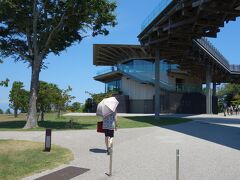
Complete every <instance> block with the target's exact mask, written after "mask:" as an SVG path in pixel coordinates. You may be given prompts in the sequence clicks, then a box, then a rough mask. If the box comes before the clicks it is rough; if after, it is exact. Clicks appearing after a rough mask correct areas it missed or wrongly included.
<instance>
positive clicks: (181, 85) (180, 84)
mask: <svg viewBox="0 0 240 180" xmlns="http://www.w3.org/2000/svg"><path fill="white" fill-rule="evenodd" d="M171 70H179V65H177V64H168V63H167V62H165V61H164V60H162V61H160V87H162V88H164V89H166V90H169V91H177V92H199V91H201V86H198V85H197V86H196V85H193V84H192V85H191V84H187V82H185V81H184V80H183V79H181V81H180V79H174V78H173V77H170V76H169V74H168V72H170V71H171ZM116 71H120V72H122V73H126V74H127V75H128V76H132V77H133V78H136V79H139V80H141V81H143V82H146V83H153V84H154V83H155V63H154V61H150V60H144V59H135V60H131V61H128V62H126V63H123V64H118V65H116V66H112V67H109V68H108V70H104V71H102V72H101V73H100V74H105V73H111V72H116ZM98 74H99V73H98ZM171 78H172V79H171ZM120 90H121V80H120V79H112V80H110V81H109V82H106V83H105V92H109V91H120Z"/></svg>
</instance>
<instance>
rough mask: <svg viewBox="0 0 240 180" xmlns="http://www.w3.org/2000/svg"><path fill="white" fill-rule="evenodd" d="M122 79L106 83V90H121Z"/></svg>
mask: <svg viewBox="0 0 240 180" xmlns="http://www.w3.org/2000/svg"><path fill="white" fill-rule="evenodd" d="M120 86H121V80H120V79H115V80H112V81H110V82H106V83H105V92H109V91H120V89H121V87H120Z"/></svg>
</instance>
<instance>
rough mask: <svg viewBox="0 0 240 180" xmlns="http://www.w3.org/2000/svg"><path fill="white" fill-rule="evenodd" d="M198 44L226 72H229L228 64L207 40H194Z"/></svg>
mask: <svg viewBox="0 0 240 180" xmlns="http://www.w3.org/2000/svg"><path fill="white" fill-rule="evenodd" d="M196 41H197V42H198V43H200V44H201V45H202V46H203V47H204V48H205V49H206V50H207V51H208V52H209V53H210V54H211V55H213V56H214V57H215V58H216V59H217V60H218V61H220V63H222V64H223V65H224V66H225V67H226V68H227V69H228V70H230V64H229V62H228V60H227V59H226V58H225V57H224V56H223V55H222V54H221V53H220V52H219V50H218V49H217V48H215V47H214V46H213V45H212V43H211V42H210V41H208V39H207V38H205V37H203V38H201V39H197V40H196Z"/></svg>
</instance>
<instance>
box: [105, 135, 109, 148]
mask: <svg viewBox="0 0 240 180" xmlns="http://www.w3.org/2000/svg"><path fill="white" fill-rule="evenodd" d="M108 141H109V137H108V136H105V144H106V149H108V145H109V143H108Z"/></svg>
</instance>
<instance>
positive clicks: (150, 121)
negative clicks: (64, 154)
mask: <svg viewBox="0 0 240 180" xmlns="http://www.w3.org/2000/svg"><path fill="white" fill-rule="evenodd" d="M25 119H26V117H25V115H20V116H19V117H18V118H14V117H13V116H12V115H11V116H10V115H8V116H6V115H0V130H23V129H22V128H23V126H24V125H25ZM45 119H46V120H45V121H39V122H38V125H39V127H38V128H36V129H34V130H44V129H45V128H52V129H56V130H67V129H96V123H97V121H100V120H101V117H97V116H86V117H84V116H82V117H79V116H78V117H72V116H71V117H70V116H69V117H61V118H60V119H58V118H56V114H52V113H51V114H46V117H45ZM70 120H72V121H73V123H72V124H70V123H69V121H70ZM188 121H190V120H189V119H184V118H166V117H164V118H160V120H155V119H154V117H152V116H144V117H137V116H136V117H118V124H119V128H136V127H150V126H164V125H171V124H178V123H183V122H188Z"/></svg>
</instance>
